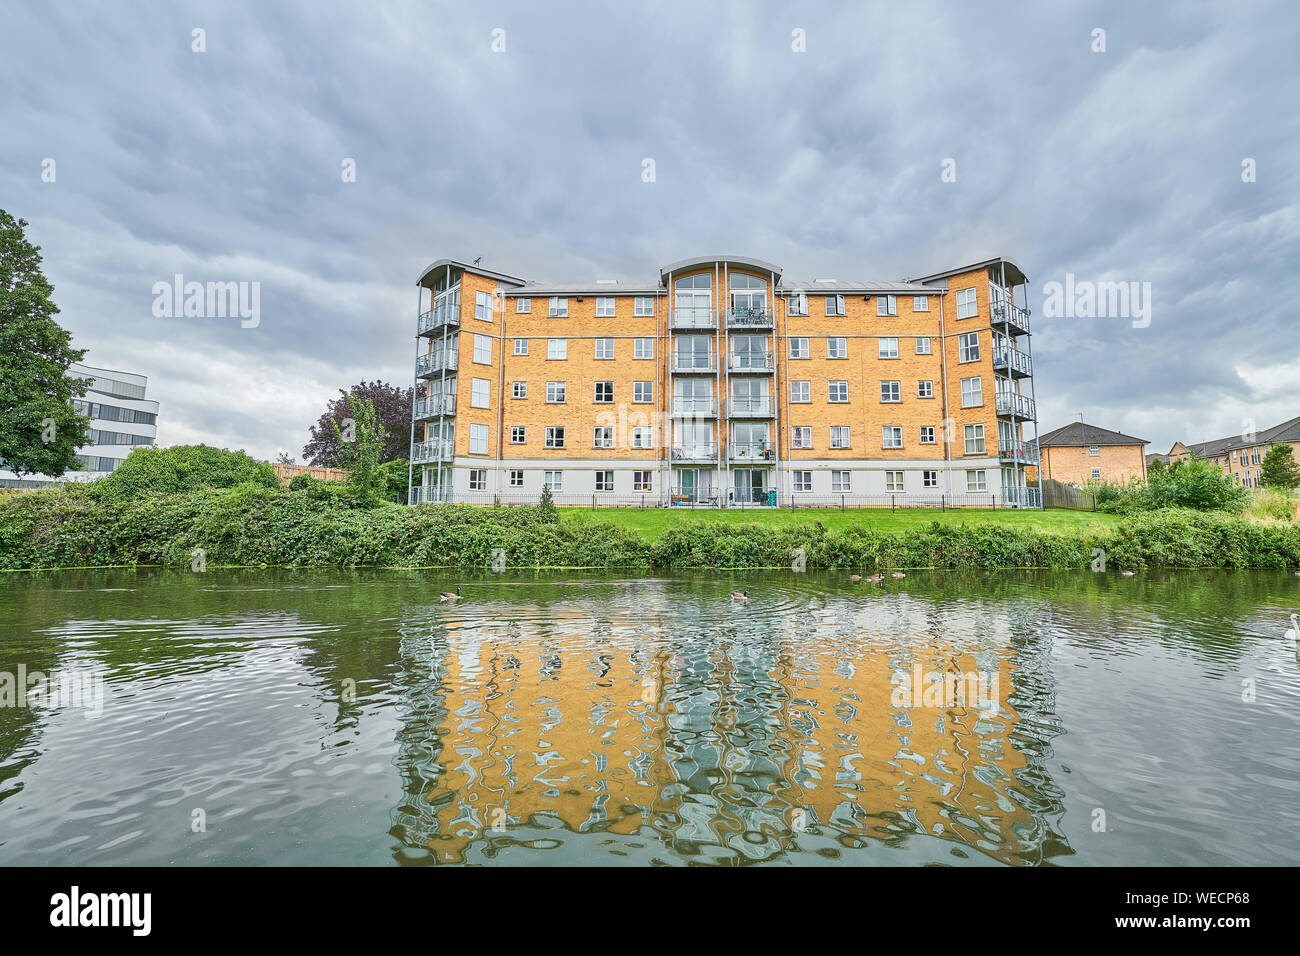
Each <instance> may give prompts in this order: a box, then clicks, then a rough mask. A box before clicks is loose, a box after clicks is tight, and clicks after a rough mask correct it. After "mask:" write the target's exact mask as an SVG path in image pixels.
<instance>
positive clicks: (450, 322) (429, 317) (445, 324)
mask: <svg viewBox="0 0 1300 956" xmlns="http://www.w3.org/2000/svg"><path fill="white" fill-rule="evenodd" d="M459 327H460V302H459V301H457V302H454V303H452V302H440V303H439V304H438V305H436V306H435V307H434V308H432V309H430V310H429V311H428V312H421V313H420V318H419V321H418V322H416V333H415V334H416V335H434V334H436V333H438V332H441V331H442V330H443V329H455V328H459Z"/></svg>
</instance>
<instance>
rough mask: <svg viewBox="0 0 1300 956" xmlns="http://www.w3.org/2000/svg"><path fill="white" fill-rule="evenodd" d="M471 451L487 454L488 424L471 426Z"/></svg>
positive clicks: (474, 453) (471, 452) (473, 453)
mask: <svg viewBox="0 0 1300 956" xmlns="http://www.w3.org/2000/svg"><path fill="white" fill-rule="evenodd" d="M469 453H470V454H471V455H486V454H487V453H488V427H487V426H486V425H470V426H469Z"/></svg>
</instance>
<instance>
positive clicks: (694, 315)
mask: <svg viewBox="0 0 1300 956" xmlns="http://www.w3.org/2000/svg"><path fill="white" fill-rule="evenodd" d="M668 324H669V325H670V326H671V327H672V328H674V329H716V328H717V327H718V317H717V316H716V315H714V314H713V309H712V307H710V308H705V309H672V310H671V311H669V313H668Z"/></svg>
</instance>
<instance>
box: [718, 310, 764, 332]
mask: <svg viewBox="0 0 1300 956" xmlns="http://www.w3.org/2000/svg"><path fill="white" fill-rule="evenodd" d="M771 327H772V313H771V312H769V311H768V310H767V309H728V310H727V328H729V329H770V328H771Z"/></svg>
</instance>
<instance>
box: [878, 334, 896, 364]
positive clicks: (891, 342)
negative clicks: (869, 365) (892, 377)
mask: <svg viewBox="0 0 1300 956" xmlns="http://www.w3.org/2000/svg"><path fill="white" fill-rule="evenodd" d="M876 341H877V344H878V348H879V354H880V357H881V358H882V359H896V358H898V339H894V338H883V339H877V340H876Z"/></svg>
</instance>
